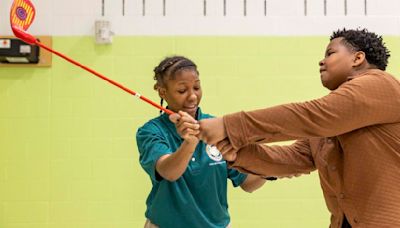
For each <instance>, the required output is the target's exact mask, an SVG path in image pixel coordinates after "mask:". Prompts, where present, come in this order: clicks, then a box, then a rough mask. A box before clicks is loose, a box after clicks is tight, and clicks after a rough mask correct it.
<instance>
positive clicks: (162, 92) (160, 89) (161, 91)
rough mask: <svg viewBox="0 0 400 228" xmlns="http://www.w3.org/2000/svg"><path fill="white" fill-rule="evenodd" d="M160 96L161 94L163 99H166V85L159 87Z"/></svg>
mask: <svg viewBox="0 0 400 228" xmlns="http://www.w3.org/2000/svg"><path fill="white" fill-rule="evenodd" d="M157 90H158V96H160V97H161V98H162V99H164V100H165V94H166V92H167V90H166V89H165V88H164V87H158V88H157Z"/></svg>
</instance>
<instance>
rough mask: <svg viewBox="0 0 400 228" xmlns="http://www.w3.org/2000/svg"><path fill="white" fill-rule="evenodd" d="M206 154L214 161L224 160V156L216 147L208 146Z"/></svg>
mask: <svg viewBox="0 0 400 228" xmlns="http://www.w3.org/2000/svg"><path fill="white" fill-rule="evenodd" d="M206 152H207V155H208V157H209V158H211V159H212V160H214V161H221V160H222V154H221V153H220V152H219V150H218V149H217V147H216V146H211V145H208V144H207V146H206Z"/></svg>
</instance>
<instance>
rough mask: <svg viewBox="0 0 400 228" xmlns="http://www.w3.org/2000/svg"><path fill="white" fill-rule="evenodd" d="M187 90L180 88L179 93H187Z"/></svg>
mask: <svg viewBox="0 0 400 228" xmlns="http://www.w3.org/2000/svg"><path fill="white" fill-rule="evenodd" d="M185 92H186V90H178V93H180V94H182V93H185Z"/></svg>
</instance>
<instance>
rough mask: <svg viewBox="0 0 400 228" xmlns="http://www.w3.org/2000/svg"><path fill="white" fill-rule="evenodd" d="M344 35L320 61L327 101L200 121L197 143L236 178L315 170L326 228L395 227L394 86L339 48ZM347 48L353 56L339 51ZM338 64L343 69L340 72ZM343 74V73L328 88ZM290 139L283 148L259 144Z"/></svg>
mask: <svg viewBox="0 0 400 228" xmlns="http://www.w3.org/2000/svg"><path fill="white" fill-rule="evenodd" d="M346 32H348V30H347V31H346V30H344V32H343V31H341V32H338V33H339V34H336V36H335V34H334V35H333V37H331V42H330V44H329V45H328V47H327V51H326V54H325V58H324V59H323V60H322V61H321V62H320V71H321V80H322V83H323V85H324V86H325V87H327V88H329V89H330V90H332V92H331V93H329V94H328V95H327V96H324V97H322V98H319V99H315V100H311V101H308V102H303V103H291V104H285V105H280V106H276V107H271V108H266V109H261V110H256V111H250V112H238V113H234V114H230V115H226V116H224V117H223V118H215V119H210V120H206V121H203V122H200V126H201V130H202V133H201V134H200V136H199V137H200V138H202V140H204V141H206V142H208V143H212V144H217V147H218V149H219V150H220V151H221V153H222V154H223V155H224V158H225V159H226V160H227V161H230V166H231V167H234V168H237V169H239V170H240V171H242V172H246V173H253V174H257V175H261V176H278V177H279V176H290V175H295V174H302V173H309V172H310V171H314V170H318V173H319V177H320V182H321V187H322V190H323V194H324V197H325V201H326V204H327V207H328V209H329V211H330V212H331V227H332V228H333V227H335V228H338V227H374V228H375V227H400V181H399V180H400V82H399V81H398V80H397V79H396V78H394V77H393V76H391V75H390V74H388V73H386V72H385V71H383V70H380V69H379V68H383V69H384V68H385V67H386V65H384V67H377V66H376V65H375V64H371V60H369V59H368V53H367V54H366V53H365V52H364V51H357V49H359V48H355V47H354V45H353V44H351V43H350V44H349V42H346V39H351V36H350V38H347V37H348V36H347V35H348V34H347V33H346ZM352 32H353V33H356V35H358V36H354V37H362V35H365V34H364V33H365V30H361V31H359V30H356V31H352ZM357 33H362V34H357ZM368 34H369V33H368ZM350 35H354V34H350ZM342 36H343V37H342ZM364 37H365V36H364ZM348 46H353V48H354V50H352V49H351V48H349V49H348V50H347V51H348V52H349V53H346V48H348ZM355 46H357V45H355ZM387 54H388V53H387ZM347 57H348V60H346V58H347ZM352 57H354V59H355V60H354V59H352ZM357 58H359V59H358V60H357ZM353 60H354V62H352V61H353ZM340 61H342V62H340ZM343 61H348V62H349V64H350V67H349V69H350V70H347V71H346V70H344V71H343V72H342V73H341V72H340V70H343V69H344V68H346V67H347V66H346V64H344V65H343ZM357 61H358V62H357ZM339 62H340V63H339ZM353 63H354V64H353ZM340 66H341V67H340ZM338 72H339V73H338ZM342 74H348V75H346V77H344V79H345V80H343V81H342V82H340V80H339V83H337V82H336V84H335V82H334V80H333V78H334V77H336V78H338V77H340V75H342ZM333 75H334V77H333ZM332 81H333V82H332ZM225 137H227V139H225V140H222V139H224V138H225ZM294 139H295V140H297V141H296V142H295V143H294V144H292V145H289V146H267V145H264V144H263V143H269V142H276V141H284V140H294ZM217 142H218V143H217Z"/></svg>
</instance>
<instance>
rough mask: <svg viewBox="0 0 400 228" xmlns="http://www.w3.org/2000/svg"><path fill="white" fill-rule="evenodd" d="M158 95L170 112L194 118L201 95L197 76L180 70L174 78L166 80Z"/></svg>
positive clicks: (192, 72)
mask: <svg viewBox="0 0 400 228" xmlns="http://www.w3.org/2000/svg"><path fill="white" fill-rule="evenodd" d="M159 95H160V97H161V98H163V99H164V100H165V101H166V102H167V103H168V108H169V109H170V110H172V111H174V112H178V111H184V112H187V113H188V114H189V115H191V116H192V117H193V118H196V112H197V108H198V106H199V103H200V100H201V95H202V91H201V86H200V79H199V75H198V74H197V72H196V71H194V70H180V71H178V72H177V73H176V74H175V77H174V78H171V77H169V78H167V80H166V82H165V87H161V88H160V89H159Z"/></svg>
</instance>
